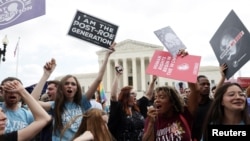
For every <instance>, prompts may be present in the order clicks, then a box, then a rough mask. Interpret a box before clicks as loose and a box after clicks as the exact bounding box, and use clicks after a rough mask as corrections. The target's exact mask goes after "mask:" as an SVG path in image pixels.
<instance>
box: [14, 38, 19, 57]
mask: <svg viewBox="0 0 250 141" xmlns="http://www.w3.org/2000/svg"><path fill="white" fill-rule="evenodd" d="M19 41H20V37H19V38H18V41H17V44H16V48H15V50H14V57H16V52H17V50H18V47H19Z"/></svg>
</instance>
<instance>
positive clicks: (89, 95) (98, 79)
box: [86, 42, 116, 100]
mask: <svg viewBox="0 0 250 141" xmlns="http://www.w3.org/2000/svg"><path fill="white" fill-rule="evenodd" d="M115 45H116V43H115V42H114V43H113V44H112V45H111V46H110V50H107V52H106V55H105V58H104V61H103V64H102V66H101V68H100V70H99V72H98V75H97V77H96V79H95V80H94V82H93V83H92V84H91V85H90V87H89V89H88V90H87V92H86V96H87V98H88V99H89V100H90V99H91V98H92V96H93V95H94V94H95V92H96V89H97V87H98V85H99V84H100V83H101V81H102V79H103V75H104V73H105V70H106V65H107V63H108V59H109V56H110V55H111V54H112V53H113V52H114V51H115V50H114V47H115Z"/></svg>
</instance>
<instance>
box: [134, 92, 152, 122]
mask: <svg viewBox="0 0 250 141" xmlns="http://www.w3.org/2000/svg"><path fill="white" fill-rule="evenodd" d="M137 105H138V106H139V108H140V112H141V114H142V115H143V117H144V118H146V117H147V112H148V108H147V107H149V106H151V105H153V102H152V101H151V100H149V99H148V98H146V97H145V96H142V97H141V98H140V99H138V100H137Z"/></svg>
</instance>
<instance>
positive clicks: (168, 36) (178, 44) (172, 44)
mask: <svg viewBox="0 0 250 141" xmlns="http://www.w3.org/2000/svg"><path fill="white" fill-rule="evenodd" d="M154 33H155V35H156V36H157V37H158V38H159V40H160V41H161V42H162V44H163V45H164V47H165V48H166V49H167V50H168V51H169V52H170V53H171V54H172V56H176V55H177V54H178V52H179V50H181V49H186V46H185V45H184V44H183V43H182V41H181V40H180V39H179V37H178V36H177V35H176V34H175V32H174V31H173V30H172V28H171V27H170V26H168V27H164V28H162V29H159V30H156V31H154Z"/></svg>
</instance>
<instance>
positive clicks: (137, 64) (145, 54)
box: [57, 39, 220, 98]
mask: <svg viewBox="0 0 250 141" xmlns="http://www.w3.org/2000/svg"><path fill="white" fill-rule="evenodd" d="M115 49H116V51H115V52H114V53H113V54H112V55H111V56H110V58H109V61H108V64H107V68H106V72H105V75H104V78H103V82H102V84H103V86H104V90H105V92H106V94H107V97H108V98H109V92H110V90H111V85H112V82H113V79H114V76H115V73H116V72H115V66H116V65H121V66H122V67H123V75H122V77H121V80H120V82H119V87H120V88H121V87H123V86H127V85H132V86H133V87H134V89H135V90H137V92H138V96H137V98H140V97H141V96H142V95H143V94H144V92H145V91H146V90H147V88H148V84H149V82H150V81H151V79H152V76H151V75H150V74H146V69H147V66H148V64H149V62H150V60H151V57H152V56H153V54H154V51H155V50H163V49H164V47H163V46H157V45H153V44H148V43H145V42H140V41H135V40H129V39H128V40H124V41H122V42H119V43H117V45H116V47H115ZM96 54H97V55H98V62H99V66H100V65H101V64H102V63H103V59H104V56H105V49H101V50H99V51H97V52H96ZM199 74H202V75H206V76H207V77H208V78H209V80H210V83H211V87H212V86H213V85H216V83H218V81H219V79H220V73H219V67H218V66H200V70H199ZM183 75H185V74H183ZM75 76H76V77H77V78H78V80H79V81H80V83H81V85H82V88H83V91H86V90H87V89H88V87H89V85H90V84H91V83H92V82H93V80H94V78H95V77H96V73H91V74H76V75H75ZM59 78H60V77H58V78H57V79H59ZM179 82H181V81H178V80H173V79H168V78H162V77H159V78H158V80H157V81H156V87H157V86H162V85H170V86H177V84H178V83H179ZM182 83H183V84H184V85H183V86H184V87H187V83H186V82H182ZM177 87H178V86H177Z"/></svg>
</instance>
